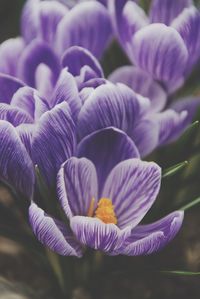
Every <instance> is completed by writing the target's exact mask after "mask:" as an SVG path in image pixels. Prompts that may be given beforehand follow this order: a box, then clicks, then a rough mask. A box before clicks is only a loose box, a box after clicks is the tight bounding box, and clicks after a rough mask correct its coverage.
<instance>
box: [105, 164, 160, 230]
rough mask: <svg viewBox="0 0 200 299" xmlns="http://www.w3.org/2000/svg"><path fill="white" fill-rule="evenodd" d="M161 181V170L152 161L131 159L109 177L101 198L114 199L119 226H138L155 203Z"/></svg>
mask: <svg viewBox="0 0 200 299" xmlns="http://www.w3.org/2000/svg"><path fill="white" fill-rule="evenodd" d="M160 181H161V169H160V167H159V166H158V165H157V164H155V163H153V162H143V161H141V160H139V159H129V160H126V161H123V162H121V163H119V164H118V165H117V166H115V168H114V169H113V170H112V171H111V173H110V174H109V176H108V178H107V180H106V182H105V186H104V189H103V192H102V197H107V198H110V199H111V200H112V203H113V205H114V207H115V214H116V216H117V225H118V226H119V227H120V228H125V227H127V226H129V225H131V226H132V227H133V226H136V225H137V224H138V223H139V222H140V221H141V220H142V218H143V217H144V216H145V214H146V213H147V212H148V210H149V209H150V208H151V206H152V204H153V203H154V201H155V199H156V197H157V195H158V192H159V189H160Z"/></svg>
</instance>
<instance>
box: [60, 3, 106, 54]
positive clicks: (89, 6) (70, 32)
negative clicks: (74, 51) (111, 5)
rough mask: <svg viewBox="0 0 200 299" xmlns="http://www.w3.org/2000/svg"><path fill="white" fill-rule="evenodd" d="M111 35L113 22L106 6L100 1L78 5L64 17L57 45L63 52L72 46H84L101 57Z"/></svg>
mask: <svg viewBox="0 0 200 299" xmlns="http://www.w3.org/2000/svg"><path fill="white" fill-rule="evenodd" d="M110 35H111V24H110V18H109V14H108V12H107V10H106V8H105V7H104V6H103V5H101V4H100V3H98V2H95V1H94V2H85V3H81V4H78V5H76V6H75V7H74V8H72V10H71V11H70V12H69V13H68V14H67V15H66V16H65V17H64V18H63V19H62V21H61V22H60V24H59V25H58V30H57V46H56V48H58V49H59V52H60V53H63V52H64V51H65V50H66V49H67V48H69V47H71V46H75V45H76V46H81V47H84V48H86V49H88V50H90V52H92V54H94V55H95V56H96V57H98V58H99V57H100V56H101V55H102V53H103V50H104V49H105V47H106V46H107V43H108V41H109V38H110Z"/></svg>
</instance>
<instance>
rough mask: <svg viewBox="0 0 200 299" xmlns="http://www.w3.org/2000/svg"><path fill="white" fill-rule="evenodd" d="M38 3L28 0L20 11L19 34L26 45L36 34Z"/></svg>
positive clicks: (35, 0) (37, 0) (38, 1)
mask: <svg viewBox="0 0 200 299" xmlns="http://www.w3.org/2000/svg"><path fill="white" fill-rule="evenodd" d="M39 3H40V0H28V1H26V3H25V5H24V8H23V11H22V16H21V34H22V36H23V38H24V40H25V41H26V42H27V43H29V42H31V41H32V40H33V39H34V38H36V36H37V33H38V21H39V15H38V9H39Z"/></svg>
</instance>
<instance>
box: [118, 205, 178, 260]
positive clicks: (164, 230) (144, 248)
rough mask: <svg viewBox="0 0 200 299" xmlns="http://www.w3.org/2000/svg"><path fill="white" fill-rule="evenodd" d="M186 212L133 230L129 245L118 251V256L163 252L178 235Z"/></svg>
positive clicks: (171, 215)
mask: <svg viewBox="0 0 200 299" xmlns="http://www.w3.org/2000/svg"><path fill="white" fill-rule="evenodd" d="M183 217H184V212H182V211H175V212H173V213H171V214H169V215H167V216H166V217H164V218H162V219H160V220H158V221H156V222H154V223H152V224H148V225H138V226H137V227H135V228H134V229H133V230H132V236H131V237H129V238H128V239H127V240H126V242H128V243H129V244H128V245H127V246H126V247H125V248H123V249H119V250H118V254H125V255H132V256H137V255H148V254H151V253H153V252H156V251H159V250H161V249H162V248H163V247H165V246H166V245H167V244H168V243H169V242H170V241H171V240H172V239H173V238H174V237H175V236H176V234H177V233H178V231H179V230H180V228H181V225H182V222H183Z"/></svg>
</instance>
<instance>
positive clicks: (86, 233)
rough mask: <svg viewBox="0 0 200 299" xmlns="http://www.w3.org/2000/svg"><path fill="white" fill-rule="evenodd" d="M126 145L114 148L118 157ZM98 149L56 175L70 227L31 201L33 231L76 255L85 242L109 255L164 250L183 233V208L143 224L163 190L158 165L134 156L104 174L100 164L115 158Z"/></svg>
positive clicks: (61, 251)
mask: <svg viewBox="0 0 200 299" xmlns="http://www.w3.org/2000/svg"><path fill="white" fill-rule="evenodd" d="M100 134H101V133H100ZM109 134H110V133H109V132H108V135H109ZM99 137H100V136H99ZM99 141H100V142H101V139H99ZM100 145H101V144H100V143H99V146H100ZM88 146H90V145H89V144H88ZM81 147H82V146H81V145H80V148H79V150H84V149H83V148H82V149H81ZM122 147H123V144H121V148H120V149H119V148H116V150H117V154H118V155H120V152H121V153H122V154H124V149H122ZM87 149H88V148H87ZM129 150H130V148H129ZM99 153H100V156H98V155H96V156H95V159H94V160H93V162H94V164H93V163H92V162H91V161H90V160H88V159H86V158H80V159H78V158H75V157H72V158H71V159H69V160H67V161H66V162H65V163H64V164H63V165H62V167H61V169H60V171H59V173H58V179H57V189H58V197H59V201H60V204H61V206H62V208H63V210H64V212H65V215H66V217H67V219H68V222H69V226H67V225H66V224H64V223H63V222H61V221H59V220H57V219H55V218H53V217H51V216H50V215H48V214H46V213H45V212H44V211H43V210H42V209H41V208H39V207H38V206H37V205H36V204H35V203H32V204H31V206H30V209H29V217H30V223H31V226H32V229H33V231H34V233H35V235H36V236H37V238H38V239H39V240H40V242H42V244H43V245H45V246H47V247H49V248H50V249H51V250H53V251H55V252H57V253H59V254H61V255H73V256H77V257H81V256H82V255H83V252H84V250H85V249H84V248H85V246H87V247H90V248H93V249H95V250H101V251H103V252H105V253H107V254H109V255H119V254H123V255H147V254H151V253H153V252H156V251H158V250H160V249H161V248H163V247H164V246H165V245H166V244H167V243H168V242H169V241H170V240H172V239H173V238H174V236H175V235H176V234H177V232H178V231H179V229H180V227H181V224H182V221H183V212H182V211H175V212H173V213H171V214H169V215H167V216H166V217H164V218H162V219H161V220H159V221H156V222H154V223H152V224H149V225H142V224H139V223H140V222H141V220H142V219H143V217H144V216H145V214H146V213H147V212H148V210H149V209H150V207H151V206H152V204H153V203H154V201H155V199H156V196H157V194H158V192H159V188H160V178H161V172H160V168H159V166H158V165H156V164H155V163H153V162H143V161H141V160H139V159H137V158H131V159H128V160H126V161H122V162H120V163H117V164H114V165H112V167H110V169H109V172H108V175H107V177H106V176H105V177H104V175H103V173H104V172H102V171H103V168H104V165H105V166H106V167H107V165H106V164H103V163H102V162H105V161H108V162H109V165H110V160H113V158H112V157H111V156H110V155H109V156H108V152H105V153H106V156H104V160H103V161H102V160H101V158H102V157H103V155H102V154H101V149H99ZM93 154H94V152H93ZM113 154H114V155H115V156H116V155H117V154H116V153H115V152H113ZM111 155H112V154H111ZM132 155H133V152H132ZM136 155H137V153H136ZM95 166H96V167H95ZM110 166H111V165H110ZM102 178H103V184H102V180H101V179H102Z"/></svg>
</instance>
